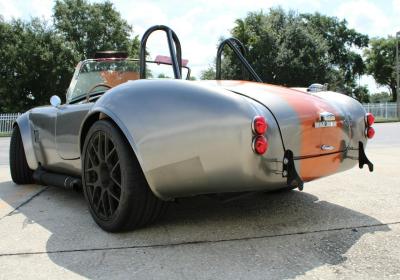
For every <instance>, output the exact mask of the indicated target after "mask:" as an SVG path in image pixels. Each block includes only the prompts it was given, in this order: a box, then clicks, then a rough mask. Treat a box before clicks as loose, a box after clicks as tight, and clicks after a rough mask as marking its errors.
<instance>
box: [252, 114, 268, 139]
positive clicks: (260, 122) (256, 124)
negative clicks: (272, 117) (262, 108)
mask: <svg viewBox="0 0 400 280" xmlns="http://www.w3.org/2000/svg"><path fill="white" fill-rule="evenodd" d="M267 129H268V124H267V122H266V121H265V118H264V117H262V116H257V117H255V118H254V119H253V131H254V133H255V134H258V135H262V134H264V133H265V132H266V131H267Z"/></svg>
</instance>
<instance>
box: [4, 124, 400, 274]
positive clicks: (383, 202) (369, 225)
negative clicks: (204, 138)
mask: <svg viewBox="0 0 400 280" xmlns="http://www.w3.org/2000/svg"><path fill="white" fill-rule="evenodd" d="M374 127H375V129H376V132H377V133H376V137H375V138H374V139H373V140H372V141H370V143H369V147H368V154H369V155H370V157H371V159H372V160H373V161H374V163H375V166H376V172H374V173H372V174H368V173H367V172H366V170H359V169H358V168H355V169H352V170H349V171H347V172H346V173H345V174H340V175H334V176H331V177H327V178H325V179H321V180H318V181H315V182H312V183H309V184H306V186H305V191H304V192H298V191H294V192H291V193H288V194H269V195H266V194H260V195H258V196H253V197H248V198H246V199H243V200H239V201H234V202H231V203H228V204H221V203H219V202H217V201H214V200H211V199H208V198H204V197H196V198H190V199H183V200H181V201H180V203H178V204H173V206H172V207H171V209H170V211H169V212H168V213H167V215H166V217H165V218H164V219H163V220H162V221H160V222H158V223H157V224H155V225H153V226H151V227H149V228H145V229H141V230H138V231H134V232H128V233H122V234H108V233H105V232H103V231H101V230H100V229H99V228H98V227H97V226H96V225H95V223H94V222H93V221H92V219H91V217H90V214H89V212H88V211H87V208H86V205H85V202H84V199H83V197H82V195H81V194H79V193H74V192H68V191H64V190H61V189H56V188H48V189H46V190H45V191H44V192H42V193H41V194H39V195H38V196H36V197H35V198H33V199H31V200H30V201H28V202H26V203H25V204H24V205H22V206H20V205H21V204H22V203H24V202H25V201H26V200H28V199H30V198H31V197H32V196H33V195H35V194H36V193H37V192H38V191H41V190H42V187H40V186H15V185H14V184H12V183H11V182H10V176H9V173H8V166H7V165H4V166H0V199H1V204H0V205H6V206H7V207H9V211H6V212H4V215H1V216H0V238H1V240H2V242H1V243H0V271H1V272H2V273H1V276H0V278H4V279H15V278H20V279H21V278H27V277H29V278H31V279H44V278H47V279H48V278H52V279H55V278H68V279H82V278H91V279H110V278H113V279H126V278H134V279H171V278H172V279H292V278H298V279H398V278H399V277H400V266H399V261H400V254H399V252H400V227H399V224H400V211H398V210H399V199H400V184H399V181H398V176H397V173H396V172H397V165H396V163H397V162H398V158H399V157H400V141H399V139H400V123H397V124H376V125H375V126H374ZM0 145H1V146H3V145H4V146H7V145H8V139H7V138H0ZM7 161H8V159H7V153H0V162H7ZM367 176H368V177H367ZM366 178H367V179H368V180H366ZM15 208H18V210H16V211H13V210H14V209H15ZM1 209H5V208H4V207H0V210H1ZM11 211H13V212H12V213H11V214H9V212H11ZM0 213H3V212H1V211H0ZM6 254H12V255H6Z"/></svg>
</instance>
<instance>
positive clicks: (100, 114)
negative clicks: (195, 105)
mask: <svg viewBox="0 0 400 280" xmlns="http://www.w3.org/2000/svg"><path fill="white" fill-rule="evenodd" d="M104 119H106V120H110V121H111V122H112V123H113V124H114V125H115V126H116V128H118V129H119V130H120V132H121V133H122V135H124V137H125V139H126V140H127V141H128V143H129V144H130V147H131V149H132V151H133V153H134V154H135V156H136V158H137V160H138V162H139V165H140V168H142V171H143V173H144V176H145V178H146V180H147V182H148V184H149V186H150V189H151V191H152V192H153V193H154V194H155V195H156V196H157V197H159V198H161V199H162V195H160V194H159V193H157V192H156V191H155V190H154V188H153V187H152V186H151V184H150V180H149V178H148V177H147V176H146V175H147V174H146V172H145V170H143V167H144V165H143V159H142V157H141V154H140V152H139V150H138V148H137V145H136V144H135V141H134V139H133V137H132V134H131V133H130V132H129V130H128V129H127V127H126V126H125V125H124V124H123V122H122V121H121V120H120V119H119V118H118V117H117V116H116V115H115V114H114V113H113V112H111V111H110V110H108V109H106V108H104V107H96V108H94V109H93V110H92V111H91V112H90V113H89V114H88V115H87V117H86V118H85V119H84V121H83V122H82V125H81V128H80V133H79V148H80V153H81V154H82V152H83V145H84V143H85V139H86V137H87V134H88V132H89V130H90V128H91V127H92V125H93V124H94V123H95V122H96V121H98V120H104ZM81 158H82V157H81Z"/></svg>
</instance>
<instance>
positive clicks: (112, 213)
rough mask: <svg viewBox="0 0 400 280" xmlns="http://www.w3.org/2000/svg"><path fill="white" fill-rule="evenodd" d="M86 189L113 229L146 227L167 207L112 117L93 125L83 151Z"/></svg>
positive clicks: (95, 212) (101, 219)
mask: <svg viewBox="0 0 400 280" xmlns="http://www.w3.org/2000/svg"><path fill="white" fill-rule="evenodd" d="M82 166H83V170H82V172H83V190H84V193H85V198H86V201H87V202H88V204H89V210H90V213H91V214H92V216H93V218H94V220H95V221H96V223H97V224H98V225H99V226H100V227H101V228H102V229H104V230H106V231H110V232H116V231H122V230H129V229H134V228H139V227H142V226H144V225H146V224H149V223H151V222H153V221H155V220H156V219H157V218H158V217H159V216H160V215H161V214H163V213H164V212H165V210H166V206H167V204H166V202H164V201H162V200H160V199H158V198H157V197H155V196H154V194H153V193H152V191H151V190H150V188H149V186H148V184H147V181H146V179H145V177H144V174H143V172H142V169H141V167H140V165H139V162H138V160H137V158H136V156H135V153H134V152H133V150H132V148H131V147H130V145H129V143H128V141H127V140H126V139H125V137H124V135H123V134H122V132H121V131H120V130H119V129H118V128H117V127H116V126H115V125H114V124H113V123H112V122H111V121H108V120H100V121H97V122H95V123H94V125H93V126H92V127H91V128H90V130H89V132H88V134H87V137H86V139H85V144H84V147H83V154H82Z"/></svg>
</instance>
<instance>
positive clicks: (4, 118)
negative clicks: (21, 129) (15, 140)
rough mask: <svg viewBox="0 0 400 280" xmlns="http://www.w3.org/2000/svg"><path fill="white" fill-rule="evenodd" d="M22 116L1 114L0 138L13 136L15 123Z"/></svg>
mask: <svg viewBox="0 0 400 280" xmlns="http://www.w3.org/2000/svg"><path fill="white" fill-rule="evenodd" d="M19 115H21V114H20V113H11V114H0V136H9V135H11V132H12V129H13V123H14V122H15V120H16V119H17V118H18V117H19Z"/></svg>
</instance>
